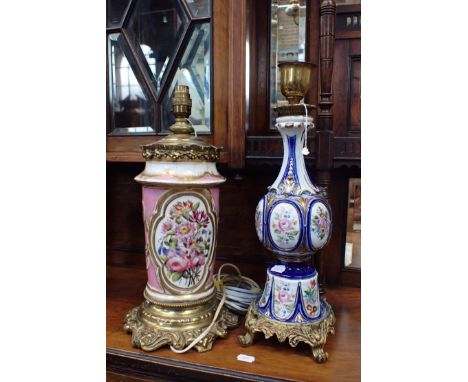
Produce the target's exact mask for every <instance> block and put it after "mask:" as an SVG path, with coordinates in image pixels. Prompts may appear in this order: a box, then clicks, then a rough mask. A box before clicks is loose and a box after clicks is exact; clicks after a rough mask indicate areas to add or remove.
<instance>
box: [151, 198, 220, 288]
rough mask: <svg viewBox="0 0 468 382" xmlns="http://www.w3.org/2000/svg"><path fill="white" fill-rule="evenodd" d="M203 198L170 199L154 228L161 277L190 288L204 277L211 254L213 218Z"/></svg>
mask: <svg viewBox="0 0 468 382" xmlns="http://www.w3.org/2000/svg"><path fill="white" fill-rule="evenodd" d="M210 216H212V215H210V214H209V213H208V211H207V210H206V207H205V204H204V203H203V201H202V200H201V199H199V198H197V197H196V196H182V197H179V198H176V199H174V200H173V201H172V202H170V203H169V204H168V205H167V207H166V209H165V212H164V217H163V219H162V220H161V221H159V223H158V227H157V228H156V243H155V244H156V255H157V256H158V260H159V262H160V263H162V271H163V272H164V276H165V277H164V279H165V280H167V281H169V282H170V283H171V284H173V285H175V286H177V287H180V288H192V287H194V286H196V285H197V284H199V283H200V280H202V279H205V278H206V277H205V274H206V273H207V271H208V270H207V269H206V266H207V264H210V263H211V256H212V253H213V249H212V246H213V221H212V218H211V217H210Z"/></svg>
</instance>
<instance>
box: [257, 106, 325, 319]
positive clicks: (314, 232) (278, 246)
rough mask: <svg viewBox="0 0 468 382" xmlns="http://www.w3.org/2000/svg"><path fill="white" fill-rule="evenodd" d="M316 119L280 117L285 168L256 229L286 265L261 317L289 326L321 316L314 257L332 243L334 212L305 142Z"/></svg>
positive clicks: (270, 283) (261, 206)
mask: <svg viewBox="0 0 468 382" xmlns="http://www.w3.org/2000/svg"><path fill="white" fill-rule="evenodd" d="M306 124H307V127H310V126H312V118H311V117H305V116H299V115H298V116H285V117H278V118H277V120H276V127H277V128H278V130H279V132H280V133H281V136H282V138H283V146H284V153H283V163H282V166H281V170H280V173H279V175H278V177H277V178H276V180H275V182H274V183H273V184H272V185H271V186H270V187H269V190H268V193H267V194H266V195H265V196H264V197H263V198H262V199H260V202H259V203H258V205H257V209H256V211H255V227H256V230H257V235H258V238H259V239H260V241H261V242H262V244H263V245H264V246H265V247H266V248H267V249H268V250H270V251H272V252H273V253H274V254H275V255H276V256H277V257H278V259H279V260H280V261H281V263H280V264H276V265H273V266H271V267H270V268H269V269H268V272H267V281H266V284H265V288H264V291H263V295H262V297H261V298H260V300H259V301H258V303H257V306H258V309H259V311H260V312H262V313H263V314H265V315H266V316H267V317H272V318H274V319H276V320H279V321H285V322H303V321H308V320H314V319H316V318H318V317H319V316H320V310H321V309H320V299H319V290H318V280H317V276H318V275H317V271H316V270H315V268H314V267H312V266H310V265H308V260H309V259H310V257H311V256H312V255H313V254H314V253H315V252H316V251H318V250H320V249H322V248H323V247H324V246H325V245H326V244H327V243H328V241H329V239H330V236H331V231H332V217H331V209H330V205H329V204H328V202H327V200H326V198H325V197H324V195H323V194H322V193H321V192H320V190H319V188H318V187H317V186H315V185H314V184H313V183H312V181H311V180H310V178H309V176H308V174H307V170H306V167H305V161H304V155H303V153H302V150H303V148H304V139H305V134H306Z"/></svg>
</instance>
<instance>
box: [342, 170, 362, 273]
mask: <svg viewBox="0 0 468 382" xmlns="http://www.w3.org/2000/svg"><path fill="white" fill-rule="evenodd" d="M344 265H345V267H346V268H356V269H361V178H350V179H349V192H348V217H347V221H346V244H345V259H344Z"/></svg>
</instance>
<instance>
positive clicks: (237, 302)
mask: <svg viewBox="0 0 468 382" xmlns="http://www.w3.org/2000/svg"><path fill="white" fill-rule="evenodd" d="M225 266H230V267H232V268H234V269H235V270H236V271H237V275H229V274H225V273H223V274H222V273H221V270H222V269H223V268H224V267H225ZM213 279H214V280H213V282H214V285H215V288H216V296H217V297H218V298H220V302H219V305H218V308H217V309H216V312H215V314H214V316H213V320H212V321H211V324H210V325H208V327H207V328H206V329H205V330H204V331H203V332H202V333H201V334H200V335H199V336H198V337H197V338H195V339H194V340H193V341H192V342H191V343H190V345H188V346H187V347H185V348H184V349H180V350H178V349H176V348H174V347H173V346H172V345H171V350H172V351H173V352H174V353H179V354H181V353H185V352H187V351H189V350H190V349H191V348H193V347H194V346H195V345H196V344H197V343H198V342H200V341H201V340H202V339H203V338H205V336H206V335H207V334H208V333H209V332H210V331H211V329H212V328H213V326H214V325H215V323H216V320H217V319H218V316H219V313H221V309H222V308H223V306H224V305H226V306H227V307H228V308H229V309H231V310H233V311H235V312H236V313H239V314H242V315H245V313H247V309H248V308H249V305H250V304H251V302H252V301H254V300H255V299H256V298H257V297H258V296H259V295H260V293H261V289H260V287H259V286H258V284H257V283H256V282H255V281H253V280H252V279H250V278H248V277H246V276H242V273H241V271H240V270H239V268H238V267H236V266H235V265H234V264H231V263H225V264H223V265H221V267H219V270H218V273H217V275H215V276H214V278H213Z"/></svg>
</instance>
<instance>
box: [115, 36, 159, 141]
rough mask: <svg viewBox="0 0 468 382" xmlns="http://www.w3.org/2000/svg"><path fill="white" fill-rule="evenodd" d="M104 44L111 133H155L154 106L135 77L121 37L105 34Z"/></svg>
mask: <svg viewBox="0 0 468 382" xmlns="http://www.w3.org/2000/svg"><path fill="white" fill-rule="evenodd" d="M107 43H108V45H107V49H108V64H109V68H108V70H109V98H110V99H109V102H110V109H111V113H110V116H109V118H110V126H111V131H110V134H111V135H127V134H154V107H153V105H152V103H151V100H150V98H149V96H148V94H147V93H146V92H145V91H144V90H143V89H144V88H143V87H142V86H141V85H140V83H139V82H138V80H137V78H136V77H135V73H134V71H133V68H132V65H131V63H130V62H129V60H128V59H127V55H126V53H125V51H126V49H125V44H124V41H123V37H122V35H121V34H120V33H113V34H110V35H108V36H107Z"/></svg>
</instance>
